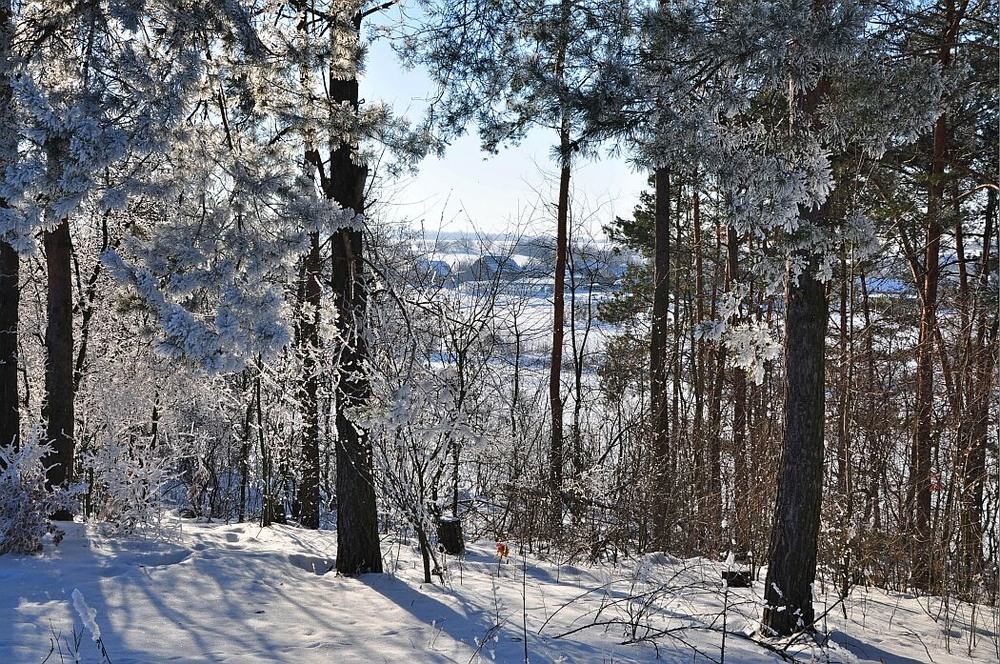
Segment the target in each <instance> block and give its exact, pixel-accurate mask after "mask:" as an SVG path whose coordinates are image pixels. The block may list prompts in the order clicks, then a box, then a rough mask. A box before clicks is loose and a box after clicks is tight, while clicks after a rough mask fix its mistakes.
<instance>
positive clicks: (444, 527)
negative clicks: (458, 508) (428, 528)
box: [437, 516, 465, 556]
mask: <svg viewBox="0 0 1000 664" xmlns="http://www.w3.org/2000/svg"><path fill="white" fill-rule="evenodd" d="M437 534H438V542H439V543H440V545H441V550H442V551H444V552H445V553H447V554H450V555H452V556H457V555H458V554H460V553H465V542H464V541H463V538H462V520H461V519H459V518H458V517H456V516H443V517H441V520H440V521H438V527H437Z"/></svg>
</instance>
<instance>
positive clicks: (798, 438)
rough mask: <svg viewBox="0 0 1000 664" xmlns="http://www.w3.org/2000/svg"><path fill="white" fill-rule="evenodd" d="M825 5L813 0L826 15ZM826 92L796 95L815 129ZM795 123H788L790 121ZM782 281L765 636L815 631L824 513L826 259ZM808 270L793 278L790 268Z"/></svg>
mask: <svg viewBox="0 0 1000 664" xmlns="http://www.w3.org/2000/svg"><path fill="white" fill-rule="evenodd" d="M825 4H826V0H814V3H813V6H814V8H817V9H822V8H823V7H824V6H825ZM826 92H827V82H826V79H825V78H820V80H819V81H818V82H817V83H816V85H815V86H814V87H812V88H811V89H809V90H806V91H803V92H800V93H798V94H797V95H796V99H795V104H796V107H797V109H798V110H799V111H800V112H802V114H803V115H804V117H805V118H806V120H805V121H806V122H809V123H810V125H811V129H812V130H817V129H821V128H822V123H821V120H820V119H819V117H818V115H817V109H818V108H819V105H820V102H821V100H822V99H823V98H824V96H825V95H826ZM790 121H791V120H790ZM831 207H832V206H831V201H830V199H829V198H827V200H826V202H824V204H823V205H822V206H820V207H819V208H809V209H806V208H804V207H802V206H800V208H799V216H800V218H801V219H802V221H803V222H805V224H806V225H807V226H812V227H815V228H821V227H823V226H825V225H828V224H829V218H830V214H831ZM789 259H790V260H789V261H788V265H789V267H788V269H787V270H786V275H785V282H786V283H785V348H784V351H785V403H784V420H785V431H784V440H783V442H782V449H781V462H780V466H779V469H778V493H777V498H776V504H775V511H774V520H773V523H772V526H771V543H770V548H769V564H768V569H767V579H766V580H765V583H764V600H765V608H764V616H763V621H762V628H763V630H764V631H765V633H771V634H778V635H782V636H784V635H789V634H792V633H794V632H797V631H799V630H801V629H812V624H813V622H814V619H815V614H814V612H813V605H812V583H813V581H814V580H815V578H816V557H817V548H818V544H819V542H818V539H819V524H820V509H821V506H822V500H823V433H824V431H823V430H824V426H825V415H824V406H825V401H826V394H825V386H826V330H827V318H828V317H829V303H828V302H827V295H826V286H825V284H823V283H822V282H821V281H819V279H818V271H819V265H820V260H821V256H820V254H819V252H818V251H817V250H815V249H812V248H811V247H806V248H802V249H797V250H795V251H794V252H793V253H792V254H791V255H790V256H789ZM796 263H799V264H801V265H803V266H804V269H803V270H802V272H801V274H797V275H796V274H792V271H791V266H792V265H794V264H796Z"/></svg>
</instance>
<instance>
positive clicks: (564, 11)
mask: <svg viewBox="0 0 1000 664" xmlns="http://www.w3.org/2000/svg"><path fill="white" fill-rule="evenodd" d="M570 4H571V3H570V2H569V1H568V0H562V3H561V4H560V10H561V19H562V20H561V23H560V25H561V26H563V27H565V26H568V25H569V18H570V16H569V12H570V9H571V6H570ZM568 47H569V45H568V44H566V43H565V40H563V41H561V42H560V44H559V52H558V53H557V55H556V65H555V77H556V81H557V83H558V84H559V85H560V86H562V85H563V83H564V80H563V79H564V76H565V66H566V49H567V48H568ZM559 104H560V107H561V110H562V114H561V118H560V122H559V198H558V200H557V201H556V265H555V274H554V275H553V277H554V279H553V282H554V283H553V286H552V357H551V362H550V364H549V413H550V414H551V419H552V436H551V439H550V441H549V486H548V493H549V514H548V521H549V526H550V528H551V529H552V530H551V532H552V534H553V535H558V534H559V532H560V531H561V529H562V497H561V492H562V479H563V462H564V460H565V451H564V449H563V401H562V357H563V338H564V329H563V327H564V325H565V322H566V294H565V290H566V252H567V246H568V244H569V185H570V177H571V175H572V163H571V152H572V149H573V148H572V143H571V141H570V126H571V125H570V122H571V120H570V115H569V102H568V100H567V99H566V94H565V91H564V90H563V89H562V88H560V92H559Z"/></svg>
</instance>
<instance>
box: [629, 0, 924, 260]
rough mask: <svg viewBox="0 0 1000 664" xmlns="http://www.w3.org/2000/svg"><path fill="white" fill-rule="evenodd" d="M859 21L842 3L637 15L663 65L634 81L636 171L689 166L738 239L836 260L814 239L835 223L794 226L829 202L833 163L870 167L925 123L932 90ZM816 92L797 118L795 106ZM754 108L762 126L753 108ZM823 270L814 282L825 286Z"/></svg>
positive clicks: (780, 0)
mask: <svg viewBox="0 0 1000 664" xmlns="http://www.w3.org/2000/svg"><path fill="white" fill-rule="evenodd" d="M871 11H872V8H871V7H870V6H869V5H868V4H867V3H862V2H856V1H854V0H840V1H835V2H832V3H827V4H826V5H825V6H824V7H817V6H816V5H815V3H814V2H812V0H754V1H751V2H749V3H740V4H739V5H732V6H730V5H724V6H721V7H718V8H716V9H714V10H713V13H712V14H711V15H710V16H707V15H705V14H704V12H705V10H704V7H703V6H702V5H699V4H696V3H692V2H686V1H685V2H675V3H669V5H667V6H662V7H659V8H658V9H657V10H654V11H652V12H650V13H649V15H648V16H647V19H646V23H645V26H644V28H645V35H646V38H647V40H648V41H649V44H650V46H649V47H650V49H651V50H653V51H654V52H661V53H664V54H667V55H666V56H665V58H664V60H663V64H662V65H661V64H658V62H659V61H655V60H654V61H653V62H652V65H651V68H650V69H649V70H647V72H646V74H645V75H646V81H647V85H648V92H647V93H646V94H645V95H641V97H640V98H642V99H645V100H655V104H653V105H652V106H651V107H650V109H649V113H648V114H647V116H646V117H648V118H649V119H650V120H649V122H650V124H649V125H648V127H647V128H646V131H645V132H644V133H643V134H642V140H640V146H641V149H640V153H639V155H638V160H639V161H640V162H641V163H643V164H644V165H648V166H660V165H671V164H674V163H676V162H677V161H678V159H686V160H691V161H694V162H696V163H697V164H698V167H699V169H700V170H701V172H702V173H703V175H704V176H705V177H707V178H709V177H710V178H714V179H716V181H717V182H718V185H719V186H720V188H721V190H722V192H723V200H724V203H725V204H726V205H727V206H728V208H729V213H730V217H731V220H732V222H733V223H734V225H735V227H736V228H737V230H738V231H740V233H741V234H750V235H751V236H753V237H758V238H765V237H766V238H771V239H778V240H783V239H788V240H789V241H790V247H789V249H790V250H791V251H789V253H792V252H793V251H794V250H796V249H804V250H806V252H807V253H810V252H815V253H824V252H828V251H830V250H837V249H838V245H837V243H836V241H835V240H834V238H833V237H832V234H835V233H836V231H834V230H833V229H832V228H825V227H827V226H830V227H832V226H835V225H837V224H839V223H840V222H841V221H844V220H841V219H838V220H824V221H823V226H824V231H823V232H820V230H819V229H815V228H804V227H803V216H804V214H803V213H804V212H805V211H807V210H813V209H816V208H818V207H819V206H821V205H822V204H823V203H824V202H825V201H826V200H827V199H828V198H829V196H830V195H831V193H832V192H833V189H834V186H835V183H834V177H833V172H832V168H831V160H832V155H834V154H837V153H839V152H841V151H843V150H844V149H845V148H846V147H847V146H853V147H855V148H859V149H861V150H863V151H864V152H865V153H866V155H868V156H871V157H878V156H880V155H881V154H883V153H884V152H885V151H886V150H887V149H889V148H891V147H892V146H894V145H900V144H904V143H906V142H909V141H912V140H913V138H914V137H915V136H916V135H917V134H918V133H919V132H920V131H921V130H923V129H925V128H926V127H928V126H929V125H930V123H931V122H933V120H934V118H935V117H936V116H937V114H938V112H939V107H940V105H939V100H940V95H941V91H942V89H943V81H942V76H941V73H940V72H939V71H938V70H937V69H936V68H934V67H933V66H932V65H927V64H921V63H916V62H910V61H909V60H914V59H912V58H910V59H906V60H907V61H906V62H900V61H899V59H898V58H896V59H893V58H892V57H891V55H888V53H889V52H890V51H889V49H886V48H884V46H885V45H884V44H882V43H881V41H880V40H882V39H883V37H882V36H881V35H880V34H878V33H877V32H875V31H873V30H872V29H871V28H872V24H871V22H870V21H869V19H870V14H871ZM706 71H711V73H710V74H707V75H706ZM817 90H819V91H820V94H819V97H818V98H816V99H813V100H812V102H811V103H815V104H816V106H815V110H814V111H813V112H812V114H811V115H809V116H807V115H806V112H807V106H808V105H807V104H806V105H804V104H803V95H806V94H815V93H816V91H817ZM762 102H763V103H766V104H767V105H768V108H769V111H768V112H767V113H760V112H757V111H755V109H754V104H759V103H762ZM646 103H648V102H646ZM852 205H853V203H852V202H848V205H847V209H848V210H851V207H852ZM848 216H849V217H850V216H858V215H857V213H852V212H849V213H848ZM847 225H848V226H852V227H853V228H852V229H847V230H845V231H844V233H845V235H844V238H843V239H848V240H849V241H851V242H852V243H853V245H854V247H855V248H856V249H858V250H863V249H862V248H861V241H860V235H858V232H857V231H858V230H859V229H860V228H861V227H860V226H858V225H857V223H855V220H851V219H848V220H847ZM862 225H863V224H862ZM848 235H850V236H851V237H850V238H848V237H847V236H848ZM810 243H811V244H810ZM830 260H832V258H830V257H827V259H826V264H825V265H824V267H822V268H821V270H820V275H819V276H820V278H823V279H828V278H829V277H830V274H831V273H830V270H829V262H830ZM792 268H793V275H797V274H798V273H799V272H800V271H801V266H799V265H796V264H795V262H794V261H793V264H792Z"/></svg>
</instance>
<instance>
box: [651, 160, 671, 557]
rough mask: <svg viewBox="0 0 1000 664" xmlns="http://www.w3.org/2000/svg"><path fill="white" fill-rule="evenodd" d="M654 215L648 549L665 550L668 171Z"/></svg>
mask: <svg viewBox="0 0 1000 664" xmlns="http://www.w3.org/2000/svg"><path fill="white" fill-rule="evenodd" d="M653 177H654V188H655V194H656V213H655V215H654V218H653V225H654V229H653V315H652V321H651V335H650V349H649V371H650V381H649V401H650V415H651V418H652V438H653V445H652V459H651V473H650V481H651V482H652V490H651V492H650V493H651V495H650V498H651V501H652V517H653V530H652V534H651V542H650V543H651V545H652V547H653V548H654V549H656V550H667V549H668V548H669V545H670V541H669V534H670V523H669V521H670V518H669V513H670V507H669V502H670V486H671V477H670V438H669V428H670V408H669V397H668V394H667V366H668V348H667V346H668V338H669V337H668V334H667V314H668V304H669V299H670V279H669V276H670V171H669V170H668V169H667V168H658V169H656V171H655V173H654V176H653Z"/></svg>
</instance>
